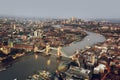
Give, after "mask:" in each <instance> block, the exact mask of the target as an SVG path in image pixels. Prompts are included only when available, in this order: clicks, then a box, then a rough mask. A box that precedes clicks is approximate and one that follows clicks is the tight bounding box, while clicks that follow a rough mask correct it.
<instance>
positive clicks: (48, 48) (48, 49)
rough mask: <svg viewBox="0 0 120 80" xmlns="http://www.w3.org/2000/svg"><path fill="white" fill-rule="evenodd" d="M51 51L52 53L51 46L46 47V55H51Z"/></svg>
mask: <svg viewBox="0 0 120 80" xmlns="http://www.w3.org/2000/svg"><path fill="white" fill-rule="evenodd" d="M49 51H50V45H49V44H47V45H46V52H45V53H46V55H49Z"/></svg>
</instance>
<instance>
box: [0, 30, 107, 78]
mask: <svg viewBox="0 0 120 80" xmlns="http://www.w3.org/2000/svg"><path fill="white" fill-rule="evenodd" d="M87 34H88V36H86V37H85V38H84V39H83V40H82V41H80V42H73V43H71V44H70V45H69V46H66V47H63V48H62V51H63V52H64V54H65V55H66V56H71V55H73V53H74V52H75V51H76V50H77V49H83V48H85V47H86V46H92V45H94V44H96V43H98V42H103V41H105V37H104V36H102V35H99V34H96V33H92V32H87ZM58 64H59V61H58V60H57V59H56V57H54V56H52V57H43V56H40V55H38V56H36V55H35V54H32V55H28V56H24V57H22V58H20V59H19V60H18V61H16V62H15V63H13V64H12V66H11V67H9V68H7V70H5V71H1V72H0V80H14V79H15V78H17V80H25V79H26V77H27V76H29V75H31V74H33V73H34V72H35V71H38V70H48V71H50V72H54V71H55V70H56V68H57V66H58Z"/></svg>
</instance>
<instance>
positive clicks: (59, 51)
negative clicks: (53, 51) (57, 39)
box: [57, 46, 61, 57]
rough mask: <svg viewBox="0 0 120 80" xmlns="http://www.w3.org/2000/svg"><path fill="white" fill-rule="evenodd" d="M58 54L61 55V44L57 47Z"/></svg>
mask: <svg viewBox="0 0 120 80" xmlns="http://www.w3.org/2000/svg"><path fill="white" fill-rule="evenodd" d="M57 56H58V57H61V47H60V46H59V47H58V49H57Z"/></svg>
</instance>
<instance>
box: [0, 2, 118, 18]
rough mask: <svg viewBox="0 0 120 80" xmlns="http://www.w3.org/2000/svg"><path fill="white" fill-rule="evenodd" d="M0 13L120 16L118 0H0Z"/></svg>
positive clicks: (46, 15) (63, 16) (60, 16)
mask: <svg viewBox="0 0 120 80" xmlns="http://www.w3.org/2000/svg"><path fill="white" fill-rule="evenodd" d="M0 15H8V16H26V17H58V18H67V17H77V18H120V0H0Z"/></svg>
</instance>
